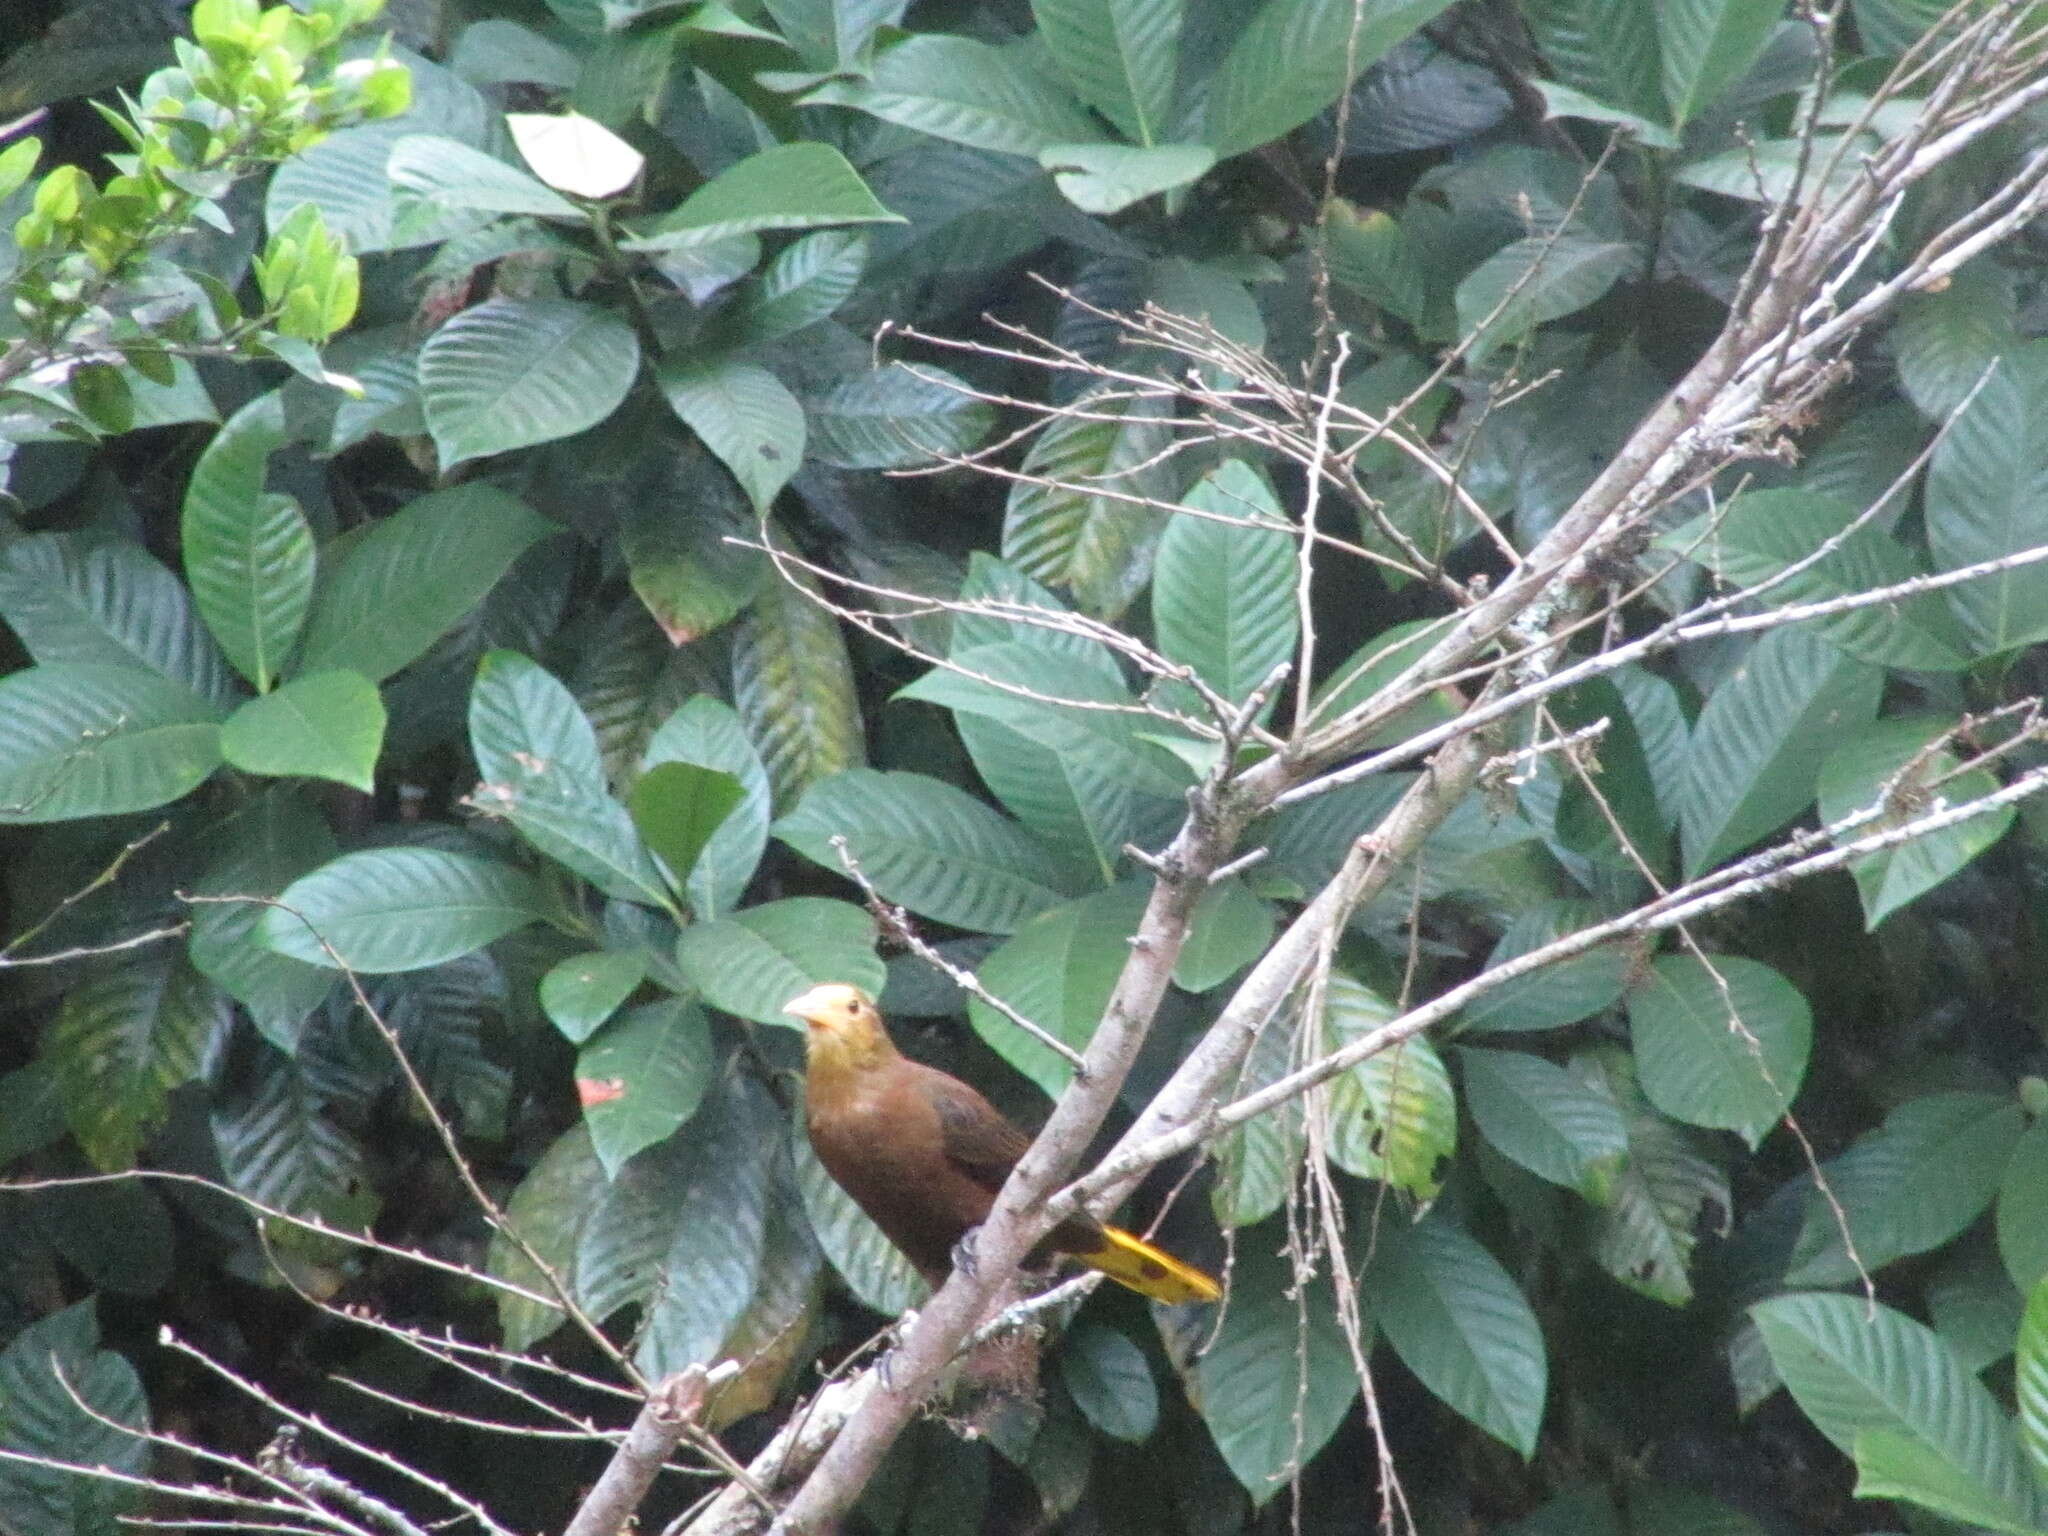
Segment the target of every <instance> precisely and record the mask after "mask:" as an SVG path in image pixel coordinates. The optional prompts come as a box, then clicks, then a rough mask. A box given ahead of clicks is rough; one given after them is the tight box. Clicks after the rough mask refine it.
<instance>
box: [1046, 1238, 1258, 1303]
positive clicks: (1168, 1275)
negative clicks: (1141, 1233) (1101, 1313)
mask: <svg viewBox="0 0 2048 1536" xmlns="http://www.w3.org/2000/svg"><path fill="white" fill-rule="evenodd" d="M1074 1257H1075V1258H1077V1259H1079V1260H1080V1261H1081V1262H1082V1263H1083V1264H1086V1265H1087V1266H1088V1267H1089V1268H1090V1269H1099V1270H1101V1271H1102V1272H1103V1273H1104V1274H1105V1275H1107V1276H1109V1278H1110V1279H1112V1280H1114V1281H1115V1282H1116V1283H1117V1284H1118V1285H1124V1286H1129V1287H1130V1288H1131V1289H1132V1290H1134V1291H1136V1292H1137V1293H1138V1294H1139V1295H1140V1296H1149V1297H1151V1298H1152V1299H1153V1300H1154V1301H1163V1302H1166V1303H1167V1304H1169V1305H1173V1306H1178V1305H1180V1304H1182V1303H1185V1302H1190V1301H1216V1300H1218V1299H1219V1298H1221V1296H1222V1295H1223V1287H1222V1286H1220V1285H1218V1284H1217V1283H1216V1282H1215V1281H1214V1280H1211V1279H1210V1278H1209V1277H1208V1276H1207V1275H1205V1274H1203V1273H1202V1272H1201V1271H1200V1270H1199V1269H1196V1268H1195V1267H1194V1266H1193V1265H1192V1264H1183V1263H1182V1262H1181V1261H1180V1260H1179V1259H1176V1258H1175V1257H1174V1256H1173V1255H1172V1254H1170V1253H1168V1252H1166V1251H1165V1250H1164V1249H1160V1248H1154V1247H1153V1246H1152V1245H1151V1244H1150V1243H1148V1242H1146V1241H1145V1240H1144V1239H1143V1238H1142V1237H1133V1236H1132V1235H1131V1234H1130V1233H1128V1232H1121V1231H1119V1230H1117V1229H1116V1228H1115V1227H1104V1228H1103V1229H1102V1246H1101V1247H1100V1248H1097V1249H1094V1250H1092V1251H1091V1252H1088V1253H1077V1254H1075V1255H1074Z"/></svg>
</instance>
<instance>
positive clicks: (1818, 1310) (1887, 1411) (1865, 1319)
mask: <svg viewBox="0 0 2048 1536" xmlns="http://www.w3.org/2000/svg"><path fill="white" fill-rule="evenodd" d="M1750 1316H1751V1317H1752V1318H1753V1319H1755V1321H1756V1325H1757V1328H1758V1330H1759V1331H1760V1332H1761V1333H1762V1334H1763V1339H1764V1347H1765V1348H1766V1349H1768V1350H1769V1351H1770V1354H1771V1362H1772V1364H1774V1365H1775V1366H1777V1368H1778V1373H1779V1374H1780V1375H1781V1376H1783V1377H1784V1379H1785V1385H1786V1387H1787V1388H1788V1389H1789V1390H1790V1391H1791V1393H1792V1397H1793V1400H1794V1401H1795V1402H1797V1403H1798V1404H1799V1406H1800V1407H1801V1408H1802V1409H1804V1410H1805V1412H1806V1416H1807V1417H1808V1418H1810V1419H1811V1420H1813V1423H1814V1427H1815V1428H1817V1429H1818V1430H1820V1432H1821V1433H1822V1434H1824V1435H1826V1436H1827V1437H1828V1438H1829V1439H1830V1440H1832V1441H1834V1443H1835V1444H1836V1445H1837V1446H1838V1447H1840V1448H1841V1449H1842V1450H1843V1451H1844V1452H1846V1453H1848V1454H1850V1455H1852V1456H1856V1457H1857V1459H1858V1461H1859V1464H1860V1463H1861V1461H1862V1455H1863V1450H1864V1446H1865V1443H1866V1437H1867V1436H1872V1435H1877V1436H1882V1437H1883V1438H1882V1439H1881V1440H1879V1441H1878V1444H1879V1445H1880V1446H1881V1447H1882V1448H1883V1451H1882V1454H1883V1455H1884V1458H1885V1461H1886V1462H1887V1463H1888V1469H1889V1470H1891V1471H1894V1472H1903V1471H1911V1472H1913V1473H1916V1474H1917V1475H1918V1477H1922V1478H1925V1477H1932V1476H1934V1475H1936V1474H1937V1473H1938V1474H1939V1475H1940V1477H1941V1480H1942V1483H1943V1484H1946V1483H1947V1480H1948V1479H1949V1478H1953V1479H1954V1480H1955V1484H1956V1486H1959V1487H1961V1488H1965V1489H1969V1490H1972V1491H1973V1492H1974V1493H1975V1494H1976V1495H1978V1496H1979V1497H1980V1498H1981V1500H1982V1505H1981V1507H1982V1509H1983V1510H1984V1511H1985V1512H1987V1513H1991V1514H1995V1516H1996V1517H1997V1518H1999V1519H2000V1520H2001V1521H2004V1522H2008V1523H2007V1524H2006V1525H2005V1526H2004V1528H2005V1529H2019V1530H2033V1529H2037V1528H2038V1527H2037V1526H2036V1524H2035V1522H2036V1521H2038V1520H2039V1519H2040V1518H2041V1515H2042V1498H2041V1491H2040V1487H2039V1485H2038V1484H2036V1483H2035V1481H2034V1480H2033V1478H2032V1477H2031V1476H2030V1475H2029V1473H2028V1470H2027V1467H2026V1464H2025V1461H2024V1460H2023V1458H2022V1457H2021V1454H2020V1449H2019V1445H2018V1443H2017V1442H2016V1441H2015V1439H2014V1436H2013V1430H2012V1424H2011V1422H2010V1421H2009V1420H2008V1419H2007V1418H2006V1416H2005V1414H2004V1412H2003V1411H2002V1410H2001V1409H2000V1408H1999V1406H1998V1402H1997V1400H1996V1399H1995V1398H1993V1397H1992V1395H1991V1393H1990V1392H1989V1391H1988V1390H1986V1388H1985V1387H1984V1385H1983V1383H1981V1382H1979V1381H1978V1380H1977V1379H1976V1378H1975V1377H1974V1376H1972V1375H1971V1374H1970V1373H1969V1372H1968V1371H1966V1370H1964V1369H1963V1367H1962V1366H1961V1365H1960V1364H1958V1363H1957V1361H1956V1359H1955V1357H1954V1356H1953V1355H1951V1354H1950V1353H1949V1352H1948V1349H1947V1347H1946V1346H1945V1345H1943V1344H1942V1342H1941V1339H1940V1337H1939V1336H1938V1335H1937V1334H1935V1333H1934V1332H1933V1330H1931V1329H1929V1328H1928V1327H1926V1326H1925V1325H1924V1324H1921V1323H1917V1322H1915V1321H1913V1319H1911V1318H1909V1317H1906V1316H1904V1315H1903V1314H1902V1313H1898V1312H1894V1311H1893V1310H1892V1309H1891V1308H1890V1307H1886V1306H1879V1305H1875V1304H1873V1303H1871V1302H1868V1301H1865V1300H1864V1299H1863V1298H1862V1297H1860V1296H1836V1295H1820V1294H1808V1295H1797V1296H1779V1297H1775V1298H1773V1299H1772V1300H1770V1301H1763V1302H1759V1303H1757V1304H1756V1305H1755V1306H1753V1307H1751V1308H1750ZM1901 1448H1910V1450H1911V1451H1912V1452H1913V1453H1916V1454H1914V1455H1913V1456H1912V1457H1911V1459H1910V1460H1909V1459H1908V1458H1906V1457H1902V1456H1901V1455H1900V1454H1899V1451H1900V1449H1901ZM1914 1480H1915V1478H1913V1477H1910V1476H1909V1477H1906V1478H1904V1479H1900V1478H1893V1479H1888V1481H1891V1482H1892V1483H1893V1488H1892V1492H1893V1493H1894V1494H1896V1493H1898V1492H1900V1491H1903V1490H1902V1489H1901V1488H1900V1487H1899V1486H1898V1484H1899V1483H1900V1482H1901V1481H1903V1482H1904V1483H1905V1484H1906V1486H1907V1487H1910V1486H1911V1485H1912V1483H1913V1481H1914Z"/></svg>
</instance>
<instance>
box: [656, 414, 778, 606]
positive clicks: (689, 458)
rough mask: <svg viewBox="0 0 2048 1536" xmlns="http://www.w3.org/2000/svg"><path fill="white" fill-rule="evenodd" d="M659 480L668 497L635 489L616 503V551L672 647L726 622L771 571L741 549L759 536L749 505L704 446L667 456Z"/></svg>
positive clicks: (692, 446) (750, 598) (749, 551)
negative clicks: (624, 501)
mask: <svg viewBox="0 0 2048 1536" xmlns="http://www.w3.org/2000/svg"><path fill="white" fill-rule="evenodd" d="M666 484H667V485H668V486H670V487H673V488H674V491H673V492H672V493H671V494H670V495H659V494H656V495H647V494H644V493H642V494H639V495H636V496H634V497H633V498H632V499H630V500H629V501H628V502H627V504H626V505H625V506H624V507H623V508H622V509H621V512H620V517H619V553H620V554H622V555H624V556H625V557H626V566H627V571H628V573H629V575H630V576H631V578H632V582H633V591H634V594H635V595H636V596H638V597H639V599H640V601H641V602H642V603H644V604H646V605H647V611H648V613H650V614H651V615H653V617H654V622H655V623H657V624H659V625H660V626H661V632H662V633H663V634H664V635H666V636H667V637H668V641H669V643H670V644H671V645H678V646H680V645H687V644H688V643H689V642H690V641H692V640H696V639H698V638H700V637H702V636H704V635H708V634H710V633H711V632H712V631H713V630H715V629H718V628H719V627H720V626H722V625H724V624H726V623H729V622H730V621H731V620H732V619H733V618H735V617H736V616H737V615H738V614H739V613H740V612H741V610H743V609H744V608H745V607H746V606H747V604H749V603H750V602H752V601H753V600H754V597H755V595H756V594H757V593H758V592H759V591H760V590H761V588H762V586H763V585H764V583H766V582H768V581H772V580H773V579H774V576H773V574H772V572H771V571H770V570H769V568H768V563H767V561H766V560H765V559H764V558H763V557H762V555H761V553H760V552H759V551H758V550H756V549H751V548H747V547H746V545H751V544H755V543H758V542H759V540H760V520H759V518H758V516H757V515H756V514H755V512H754V509H753V506H752V504H751V503H750V502H749V501H748V500H747V498H746V497H745V495H743V494H742V492H741V489H740V485H739V482H738V481H737V480H732V479H729V478H728V477H727V476H726V475H725V474H724V473H723V472H722V471H721V470H720V469H718V468H717V467H716V465H714V463H713V462H712V456H711V454H710V452H709V450H708V449H702V448H699V447H698V446H697V445H696V444H695V443H692V444H690V445H689V447H688V448H686V449H685V450H684V451H683V452H682V453H679V454H677V455H675V458H674V461H673V468H672V469H671V470H670V472H669V475H668V477H667V480H666ZM679 502H680V505H679V504H678V503H679ZM739 540H744V541H746V542H745V544H741V543H738V542H736V541H739Z"/></svg>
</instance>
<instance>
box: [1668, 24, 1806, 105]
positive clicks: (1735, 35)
mask: <svg viewBox="0 0 2048 1536" xmlns="http://www.w3.org/2000/svg"><path fill="white" fill-rule="evenodd" d="M1783 17H1784V8H1783V7H1782V6H1779V5H1777V4H1774V3H1773V0H1667V3H1665V4H1661V5H1659V6H1658V7H1657V39H1658V42H1659V44H1660V52H1661V53H1662V55H1663V59H1664V96H1665V100H1666V101H1667V102H1668V103H1669V106H1670V110H1671V121H1672V123H1673V124H1674V125H1677V126H1681V127H1682V126H1683V125H1684V124H1685V123H1687V122H1689V121H1691V119H1692V118H1693V117H1695V116H1697V115H1698V113H1699V111H1700V109H1701V108H1703V107H1707V106H1711V105H1712V104H1713V103H1714V101H1716V100H1717V99H1718V98H1719V97H1720V96H1721V95H1722V93H1723V92H1725V91H1726V90H1727V89H1728V87H1729V86H1731V85H1733V84H1734V83H1735V82H1736V80H1737V79H1739V78H1740V77H1741V76H1742V75H1743V74H1744V73H1746V72H1747V71H1748V69H1749V66H1750V65H1752V64H1754V63H1755V62H1756V61H1757V58H1758V56H1759V55H1760V54H1762V52H1763V51H1764V45H1765V44H1766V43H1768V42H1769V41H1770V38H1771V32H1772V30H1773V29H1774V28H1775V27H1776V26H1777V25H1778V23H1779V21H1780V20H1781V19H1783Z"/></svg>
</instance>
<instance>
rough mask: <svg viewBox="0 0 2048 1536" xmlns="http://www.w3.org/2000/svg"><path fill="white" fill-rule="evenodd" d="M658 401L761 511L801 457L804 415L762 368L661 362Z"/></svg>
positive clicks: (723, 360) (718, 361)
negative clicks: (696, 438) (667, 408)
mask: <svg viewBox="0 0 2048 1536" xmlns="http://www.w3.org/2000/svg"><path fill="white" fill-rule="evenodd" d="M658 378H659V381H660V384H661V393H662V398H663V399H665V400H667V401H668V404H669V409H670V410H672V411H674V412H675V413H676V415H677V416H678V417H680V418H681V419H682V420H683V422H684V424H685V425H687V426H688V427H689V428H690V430H691V431H692V432H695V433H696V434H697V436H698V437H699V438H701V439H702V440H703V442H704V446H705V447H707V448H709V449H710V450H711V451H712V452H713V453H715V454H717V455H718V459H719V462H720V463H722V464H723V465H725V467H726V468H727V469H729V470H731V471H732V475H733V478H734V479H735V480H737V481H739V483H740V486H741V488H742V489H743V490H745V491H746V493H747V498H748V500H750V501H751V502H753V504H754V510H755V511H756V512H762V513H765V512H766V511H767V510H768V508H769V506H770V505H771V504H773V502H774V500H775V498H776V497H777V496H778V495H779V494H781V491H782V488H783V487H784V486H785V485H787V484H789V477H790V476H791V475H793V474H795V473H796V472H797V469H798V467H799V466H800V465H801V464H802V463H803V457H804V411H803V407H802V406H800V405H798V404H797V402H796V397H795V396H794V395H792V394H791V393H790V392H789V391H788V390H787V389H785V388H783V386H782V381H781V380H780V379H778V378H776V377H775V375H774V374H772V373H770V372H769V371H768V370H767V369H766V368H759V367H756V366H755V365H754V364H752V363H740V362H734V361H732V360H731V359H729V358H719V359H714V360H711V361H708V362H707V361H699V360H689V361H677V362H671V363H665V364H663V365H662V368H661V370H660V372H659V374H658Z"/></svg>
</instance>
